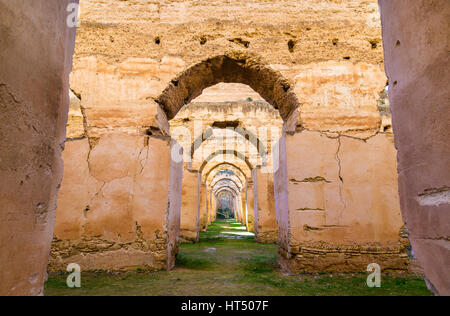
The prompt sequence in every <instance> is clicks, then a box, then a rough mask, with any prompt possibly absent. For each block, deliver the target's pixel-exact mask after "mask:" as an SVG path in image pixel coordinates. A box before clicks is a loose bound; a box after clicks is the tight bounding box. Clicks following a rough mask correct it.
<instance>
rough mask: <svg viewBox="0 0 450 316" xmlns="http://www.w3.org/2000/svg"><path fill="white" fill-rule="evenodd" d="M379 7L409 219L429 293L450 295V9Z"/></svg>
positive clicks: (400, 2) (425, 4)
mask: <svg viewBox="0 0 450 316" xmlns="http://www.w3.org/2000/svg"><path fill="white" fill-rule="evenodd" d="M379 3H380V9H381V21H382V27H383V43H384V45H383V46H384V50H385V59H386V61H385V65H386V72H387V75H388V77H389V87H390V89H389V96H390V101H391V107H392V119H393V128H394V134H395V139H396V142H395V143H396V147H397V149H398V161H399V166H398V171H399V191H400V202H401V207H402V212H403V218H404V220H405V222H406V226H407V227H408V231H409V234H410V240H411V244H412V249H413V252H414V254H415V255H416V256H417V258H418V259H419V262H420V263H421V265H422V266H423V268H424V270H425V275H426V278H427V280H428V284H429V286H430V288H431V289H432V290H433V291H434V292H435V293H439V294H441V295H450V277H449V276H450V242H449V236H450V167H449V166H450V141H449V140H450V128H449V122H450V104H449V100H450V90H449V88H448V83H449V82H450V73H449V71H448V69H449V68H450V62H449V57H448V42H449V41H448V36H449V32H448V17H449V14H450V5H449V2H448V0H437V1H429V0H416V1H408V0H396V1H389V0H380V1H379Z"/></svg>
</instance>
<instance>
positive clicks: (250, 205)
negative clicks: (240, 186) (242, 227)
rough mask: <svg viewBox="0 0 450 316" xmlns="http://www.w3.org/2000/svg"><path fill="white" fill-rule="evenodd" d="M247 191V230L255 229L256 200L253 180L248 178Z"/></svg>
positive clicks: (252, 230)
mask: <svg viewBox="0 0 450 316" xmlns="http://www.w3.org/2000/svg"><path fill="white" fill-rule="evenodd" d="M245 188H246V191H247V230H248V231H249V232H254V231H255V209H254V208H255V201H254V196H253V180H251V179H248V180H247V183H246V187H245Z"/></svg>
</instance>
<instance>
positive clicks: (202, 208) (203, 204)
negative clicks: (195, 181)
mask: <svg viewBox="0 0 450 316" xmlns="http://www.w3.org/2000/svg"><path fill="white" fill-rule="evenodd" d="M207 194H208V193H207V188H206V183H201V184H200V204H199V214H200V231H206V229H207V228H208V209H207V208H208V205H207V204H208V201H207Z"/></svg>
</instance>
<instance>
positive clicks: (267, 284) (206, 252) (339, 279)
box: [45, 220, 431, 296]
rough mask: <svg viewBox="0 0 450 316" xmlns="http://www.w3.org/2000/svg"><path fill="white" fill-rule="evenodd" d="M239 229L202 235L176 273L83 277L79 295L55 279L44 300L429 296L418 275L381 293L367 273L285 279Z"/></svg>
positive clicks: (398, 279) (392, 281) (270, 249)
mask: <svg viewBox="0 0 450 316" xmlns="http://www.w3.org/2000/svg"><path fill="white" fill-rule="evenodd" d="M239 226H241V227H242V225H241V224H240V223H236V222H235V221H230V220H228V221H217V222H213V223H211V225H210V226H209V227H208V230H207V231H206V232H201V233H200V242H199V243H197V244H182V245H181V246H180V252H179V254H178V257H177V263H176V268H175V269H174V270H173V271H169V272H168V271H159V272H150V271H144V270H145V269H144V268H138V269H136V271H130V272H106V271H103V272H83V273H82V279H81V286H82V287H81V288H80V289H69V288H67V286H66V278H67V276H68V273H65V272H64V273H51V274H50V275H49V279H48V282H47V283H46V284H45V295H47V296H83V295H86V296H87V295H90V296H96V295H101V296H105V295H106V296H116V295H128V296H138V295H139V296H140V295H144V296H159V295H176V296H191V295H195V296H196V295H202V296H209V295H220V296H245V295H253V296H282V295H289V296H304V295H308V296H310V295H354V296H363V295H415V296H417V295H431V293H430V292H429V291H428V289H427V287H426V285H425V282H424V280H423V279H422V278H420V277H417V276H414V275H383V276H382V280H381V281H382V283H381V288H368V287H367V285H366V278H367V274H366V273H361V274H344V275H343V274H339V275H331V274H319V275H311V274H299V275H286V274H283V273H281V271H280V268H279V266H278V263H277V246H276V245H275V244H261V243H256V242H255V241H254V238H253V236H235V235H226V234H224V232H233V230H232V228H233V227H239ZM234 233H236V231H234ZM224 236H225V237H224Z"/></svg>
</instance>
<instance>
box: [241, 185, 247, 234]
mask: <svg viewBox="0 0 450 316" xmlns="http://www.w3.org/2000/svg"><path fill="white" fill-rule="evenodd" d="M241 204H242V207H241V209H242V217H241V224H242V225H244V226H245V227H247V190H246V189H245V187H244V188H243V189H242V192H241Z"/></svg>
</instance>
